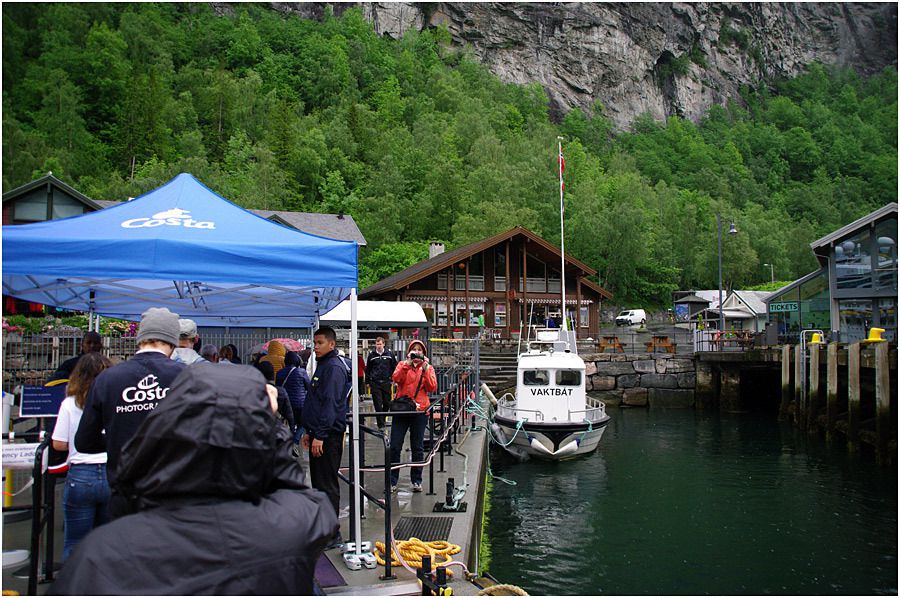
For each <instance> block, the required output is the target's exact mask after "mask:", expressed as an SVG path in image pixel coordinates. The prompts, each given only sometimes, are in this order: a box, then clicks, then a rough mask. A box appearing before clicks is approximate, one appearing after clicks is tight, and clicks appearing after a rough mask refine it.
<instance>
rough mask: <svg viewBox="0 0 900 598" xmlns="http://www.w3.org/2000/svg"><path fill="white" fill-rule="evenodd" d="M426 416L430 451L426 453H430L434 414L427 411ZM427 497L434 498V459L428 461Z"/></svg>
mask: <svg viewBox="0 0 900 598" xmlns="http://www.w3.org/2000/svg"><path fill="white" fill-rule="evenodd" d="M425 413H426V415H427V416H428V428H429V429H430V430H431V449H430V450H429V451H428V452H429V453H431V452H432V451H433V450H434V443H435V437H434V412H433V411H432V410H431V409H429V410H427V411H426V412H425ZM428 496H434V457H432V458H431V459H429V460H428Z"/></svg>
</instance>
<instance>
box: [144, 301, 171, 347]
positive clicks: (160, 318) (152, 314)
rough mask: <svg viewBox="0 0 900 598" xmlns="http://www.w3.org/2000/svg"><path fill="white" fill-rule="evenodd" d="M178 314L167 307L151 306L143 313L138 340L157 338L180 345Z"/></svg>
mask: <svg viewBox="0 0 900 598" xmlns="http://www.w3.org/2000/svg"><path fill="white" fill-rule="evenodd" d="M178 333H179V326H178V314H173V313H172V312H170V311H169V310H168V309H166V308H165V307H151V308H150V309H148V310H147V311H145V312H144V313H143V314H141V323H140V325H139V326H138V332H137V337H136V338H137V342H138V344H140V343H141V342H143V341H148V340H157V341H163V342H164V343H169V344H170V345H172V346H173V347H177V346H178Z"/></svg>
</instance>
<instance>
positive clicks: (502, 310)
mask: <svg viewBox="0 0 900 598" xmlns="http://www.w3.org/2000/svg"><path fill="white" fill-rule="evenodd" d="M494 326H498V327H505V326H506V303H505V302H500V301H496V302H495V303H494Z"/></svg>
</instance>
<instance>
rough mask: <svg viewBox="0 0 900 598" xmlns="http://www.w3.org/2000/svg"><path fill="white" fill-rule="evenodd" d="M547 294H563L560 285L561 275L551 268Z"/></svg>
mask: <svg viewBox="0 0 900 598" xmlns="http://www.w3.org/2000/svg"><path fill="white" fill-rule="evenodd" d="M547 292H548V293H561V292H562V286H561V285H560V274H559V272H557V271H556V270H553V269H552V268H550V273H549V274H548V275H547Z"/></svg>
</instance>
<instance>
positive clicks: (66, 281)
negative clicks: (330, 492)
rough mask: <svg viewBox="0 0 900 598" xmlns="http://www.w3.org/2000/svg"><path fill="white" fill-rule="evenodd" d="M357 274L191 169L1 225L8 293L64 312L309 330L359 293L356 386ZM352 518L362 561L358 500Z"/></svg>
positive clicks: (346, 261) (327, 245) (316, 240)
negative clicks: (97, 206) (138, 192)
mask: <svg viewBox="0 0 900 598" xmlns="http://www.w3.org/2000/svg"><path fill="white" fill-rule="evenodd" d="M357 267H358V266H357V244H356V243H355V242H353V241H338V240H335V239H326V238H324V237H318V236H315V235H310V234H307V233H304V232H301V231H297V230H294V229H290V228H287V227H285V226H282V225H280V224H277V223H275V222H271V221H269V220H266V219H265V218H262V217H260V216H257V215H255V214H252V213H251V212H248V211H246V210H244V209H243V208H241V207H239V206H237V205H235V204H233V203H231V202H229V201H227V200H226V199H224V198H222V197H221V196H219V195H218V194H216V193H214V192H213V191H211V190H210V189H208V188H207V187H206V186H205V185H203V184H202V183H200V181H198V180H197V179H195V178H194V177H193V176H191V175H190V174H184V173H182V174H180V175H178V176H177V177H175V178H174V179H172V180H171V181H169V182H168V183H166V184H165V185H163V186H162V187H159V188H158V189H155V190H153V191H150V192H149V193H146V194H144V195H142V196H140V197H138V198H135V199H133V200H131V201H128V202H124V203H121V204H119V205H116V206H112V207H110V208H106V209H104V210H100V211H97V212H91V213H89V214H84V215H82V216H75V217H72V218H65V219H61V220H51V221H47V222H39V223H35V224H23V225H15V226H4V227H3V292H4V293H5V294H7V295H10V296H12V297H16V298H19V299H24V300H26V301H32V302H35V303H42V304H45V305H51V306H55V307H61V308H64V309H69V310H80V311H89V312H92V313H96V314H99V315H104V316H109V317H116V318H123V319H129V320H139V319H140V316H141V313H143V312H144V311H145V310H146V309H147V308H149V307H168V308H169V309H170V310H172V311H173V312H175V313H177V314H178V315H179V316H180V317H183V318H191V319H193V320H195V321H196V322H197V324H199V325H201V326H204V325H205V326H271V327H309V326H313V325H315V324H316V319H317V317H318V315H319V314H321V313H325V312H327V311H328V310H330V309H331V308H333V307H334V306H336V305H337V304H338V303H340V302H341V301H342V300H344V299H346V298H347V297H350V302H351V305H352V312H353V314H352V320H353V321H352V326H351V342H350V354H351V363H352V367H353V373H352V375H353V378H352V379H354V380H355V379H356V376H357V371H356V370H357V358H356V355H357V350H358V349H357V326H356V292H357V284H358V282H357V281H358V277H357ZM351 386H352V387H353V402H352V403H353V412H354V417H353V432H352V434H353V443H352V451H353V452H354V463H356V464H358V463H359V452H358V451H359V441H358V439H359V428H358V426H359V417H358V412H359V396H358V390H357V386H356V385H355V384H353V385H351ZM358 479H359V472H358V467H356V468H354V472H353V480H354V483H355V481H356V480H358ZM351 495H352V496H353V497H354V501H355V502H357V503H358V500H359V493H358V492H352V493H351ZM355 512H356V517H355V519H356V521H355V523H356V528H355V529H356V546H357V550H356V552H357V555H358V554H359V547H360V546H361V543H360V541H359V530H360V525H359V523H360V522H359V514H360V509H359V505H358V504H356V509H355Z"/></svg>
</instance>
